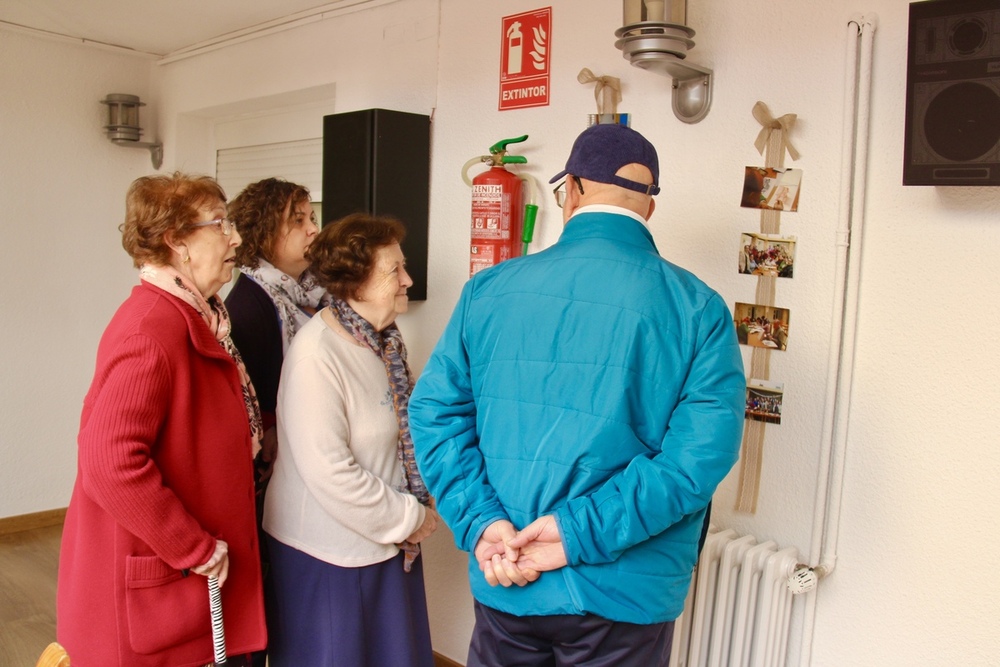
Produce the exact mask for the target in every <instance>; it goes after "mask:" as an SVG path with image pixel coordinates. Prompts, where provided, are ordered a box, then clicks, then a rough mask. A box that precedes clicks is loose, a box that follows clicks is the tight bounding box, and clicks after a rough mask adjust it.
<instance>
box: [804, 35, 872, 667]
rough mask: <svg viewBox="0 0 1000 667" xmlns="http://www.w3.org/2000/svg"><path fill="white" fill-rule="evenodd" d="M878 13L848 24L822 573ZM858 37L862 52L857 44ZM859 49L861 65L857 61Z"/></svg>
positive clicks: (848, 346) (839, 480) (834, 519)
mask: <svg viewBox="0 0 1000 667" xmlns="http://www.w3.org/2000/svg"><path fill="white" fill-rule="evenodd" d="M877 20H878V17H877V16H875V15H871V16H866V17H859V16H855V17H853V18H852V19H851V21H849V22H848V24H847V25H848V28H847V71H846V78H845V98H846V99H845V112H844V124H843V130H844V135H843V136H844V138H845V141H844V148H843V152H842V155H841V166H842V172H843V181H842V183H841V200H840V204H841V211H840V219H839V224H838V229H837V266H836V278H835V285H836V290H837V291H836V294H835V296H834V303H833V320H832V327H831V335H830V361H829V366H828V367H829V368H830V375H829V377H828V380H827V395H826V396H827V398H826V405H825V408H824V414H823V436H822V441H821V443H820V465H819V471H818V473H817V484H816V501H815V508H816V511H815V515H814V520H813V533H812V545H811V549H810V552H809V557H810V559H811V562H814V563H817V561H818V564H817V565H816V566H815V568H814V569H815V570H816V573H817V574H819V575H820V577H824V576H827V575H829V574H830V573H831V572H832V571H833V569H834V567H836V560H837V542H838V539H839V530H840V510H841V504H842V498H843V475H844V465H845V462H846V455H847V427H848V420H849V417H850V400H851V383H852V380H853V371H854V348H855V342H856V338H857V311H858V291H859V284H860V275H861V241H862V231H863V229H864V212H865V192H866V185H867V178H868V126H869V112H870V108H871V71H872V49H873V40H874V32H875V28H876V25H877ZM859 38H860V49H859ZM859 50H860V64H859V55H858V54H859ZM816 601H817V595H816V594H815V593H814V594H812V595H810V596H809V597H808V598H807V601H806V602H807V603H806V611H805V619H804V624H803V628H804V637H803V641H802V647H801V651H800V654H799V664H800V665H802V666H807V665H809V664H811V661H812V644H813V635H814V632H815V619H816Z"/></svg>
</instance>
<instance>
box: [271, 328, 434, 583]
mask: <svg viewBox="0 0 1000 667" xmlns="http://www.w3.org/2000/svg"><path fill="white" fill-rule="evenodd" d="M277 413H278V458H277V461H276V462H275V466H274V473H273V476H272V477H271V482H270V484H269V485H268V488H267V495H266V498H265V501H264V530H265V531H266V532H267V533H268V534H269V535H270V536H271V537H273V538H275V539H276V540H278V541H279V542H281V543H283V544H286V545H288V546H290V547H294V548H296V549H298V550H300V551H303V552H305V553H307V554H309V555H310V556H313V557H314V558H318V559H320V560H323V561H326V562H328V563H333V564H334V565H339V566H341V567H360V566H363V565H372V564H374V563H380V562H382V561H385V560H388V559H389V558H392V557H393V556H395V555H396V553H397V551H398V548H397V547H396V544H397V543H399V542H402V541H403V540H405V539H406V537H407V536H409V535H410V534H411V533H412V532H413V531H414V530H416V529H417V528H418V527H419V526H420V524H421V523H422V522H423V520H424V507H423V505H421V504H420V503H419V502H418V501H417V499H416V497H414V496H413V495H412V494H409V493H407V492H401V491H398V490H397V488H398V487H399V486H400V484H401V483H402V478H403V475H402V469H401V467H400V462H399V460H398V458H397V453H396V448H397V445H396V442H397V437H398V433H399V426H398V423H397V421H396V414H395V412H394V411H393V407H392V395H391V392H390V389H389V381H388V379H387V378H386V373H385V365H384V364H383V363H382V360H381V359H379V358H378V357H377V356H376V355H375V354H374V353H372V351H371V350H369V349H368V348H366V347H361V346H359V345H358V344H357V343H356V342H355V341H354V339H353V338H352V337H351V336H350V335H349V334H348V333H347V332H345V331H344V330H343V328H341V327H340V326H339V325H330V324H328V323H327V322H326V321H325V320H324V318H323V317H322V315H321V314H317V315H316V316H315V317H313V318H312V319H311V320H310V321H309V322H308V323H307V324H306V325H305V326H303V327H302V329H301V330H300V331H299V332H298V334H296V336H295V339H294V340H293V341H292V344H291V346H290V347H289V349H288V353H287V354H286V355H285V360H284V363H283V364H282V368H281V382H280V384H279V387H278V406H277Z"/></svg>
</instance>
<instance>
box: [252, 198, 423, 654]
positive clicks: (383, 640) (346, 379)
mask: <svg viewBox="0 0 1000 667" xmlns="http://www.w3.org/2000/svg"><path fill="white" fill-rule="evenodd" d="M404 232H405V230H404V228H403V226H402V224H401V223H399V222H398V221H396V220H394V219H391V218H385V217H372V216H368V215H364V214H354V215H351V216H348V217H346V218H343V219H341V220H338V221H336V222H334V223H331V224H329V225H327V226H326V227H325V228H324V229H323V231H321V232H320V233H319V235H318V236H317V237H316V239H315V240H314V241H313V243H312V245H311V246H310V248H309V258H310V260H311V262H312V265H311V270H312V272H313V274H314V275H315V276H316V278H317V279H318V280H319V281H320V282H321V283H322V284H324V285H325V286H326V287H327V289H328V290H329V291H330V293H331V294H332V295H333V297H334V299H333V303H332V305H331V306H330V307H328V308H324V309H323V310H321V311H320V312H319V313H318V314H317V315H316V316H315V317H313V319H311V320H310V321H309V322H308V323H307V324H306V325H304V326H303V327H302V328H301V329H300V331H299V332H298V334H297V335H296V336H295V339H294V340H293V341H292V344H291V346H290V347H289V349H288V352H287V354H286V355H285V360H284V364H283V366H282V370H281V381H280V384H279V389H278V405H277V421H278V424H277V427H278V439H279V441H280V442H281V443H282V449H281V452H280V454H279V455H278V458H277V461H276V463H275V467H274V473H273V476H272V479H271V483H270V487H269V489H268V493H267V497H266V499H265V505H264V530H265V532H266V534H267V539H268V545H269V550H270V555H271V575H270V582H271V590H270V591H269V593H270V602H271V604H272V606H271V608H270V611H269V614H268V616H269V621H268V626H269V627H268V634H269V645H268V653H269V659H270V664H271V665H272V667H284V666H286V665H296V666H301V665H310V666H316V667H324V666H333V665H412V666H414V667H424V666H426V667H430V666H431V665H432V664H433V657H432V653H431V646H430V630H429V626H428V621H427V605H426V598H425V596H424V580H423V570H422V563H421V560H422V559H421V558H420V557H419V546H418V545H419V543H420V542H421V541H422V540H423V539H425V538H426V537H427V536H429V535H430V534H431V533H432V532H433V531H434V529H435V528H436V527H437V523H438V515H437V512H436V511H435V510H434V509H433V506H432V501H431V499H430V497H429V495H428V493H427V490H426V488H425V487H424V485H423V481H422V480H421V479H420V475H419V473H418V471H417V468H416V463H415V462H414V459H413V443H412V440H411V439H410V433H409V421H408V418H407V405H408V403H409V396H410V391H411V389H412V384H413V379H412V376H411V374H410V371H409V367H408V366H407V363H406V348H405V347H404V345H403V340H402V337H401V335H400V333H399V329H398V328H397V327H396V325H395V319H396V316H397V315H398V314H400V313H403V312H406V309H407V297H406V290H407V288H408V287H409V286H410V285H412V284H413V281H412V280H411V279H410V276H409V275H408V274H407V273H406V266H405V260H404V258H403V253H402V250H401V249H400V246H399V242H400V241H401V240H402V238H403V235H404Z"/></svg>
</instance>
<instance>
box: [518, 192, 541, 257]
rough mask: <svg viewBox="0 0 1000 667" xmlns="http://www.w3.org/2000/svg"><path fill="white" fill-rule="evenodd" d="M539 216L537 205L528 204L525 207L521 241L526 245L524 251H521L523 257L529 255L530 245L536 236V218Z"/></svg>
mask: <svg viewBox="0 0 1000 667" xmlns="http://www.w3.org/2000/svg"><path fill="white" fill-rule="evenodd" d="M537 215H538V206H537V205H535V204H526V205H525V207H524V232H523V233H522V234H521V241H522V242H523V243H524V246H523V249H522V251H521V254H522V255H527V254H528V244H530V243H531V239H532V237H533V236H534V235H535V216H537Z"/></svg>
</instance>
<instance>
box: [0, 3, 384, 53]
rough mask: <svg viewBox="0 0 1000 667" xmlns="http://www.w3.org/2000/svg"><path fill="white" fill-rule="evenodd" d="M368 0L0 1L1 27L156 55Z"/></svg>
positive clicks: (339, 9) (336, 9) (348, 6)
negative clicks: (50, 34) (49, 34)
mask: <svg viewBox="0 0 1000 667" xmlns="http://www.w3.org/2000/svg"><path fill="white" fill-rule="evenodd" d="M368 2H372V0H335V1H329V0H328V1H327V2H323V0H0V27H2V26H3V25H4V24H6V25H7V27H12V28H15V29H19V28H21V29H23V28H26V29H29V30H32V31H41V32H45V33H52V34H55V35H59V36H63V37H71V38H75V39H81V40H87V41H92V42H99V43H101V44H108V45H112V46H118V47H122V48H126V49H130V50H134V51H139V52H142V53H147V54H152V55H156V56H167V55H170V54H173V53H176V52H178V51H181V50H185V49H188V48H189V47H192V46H196V45H201V44H203V43H205V42H210V41H214V40H216V39H217V38H225V37H230V36H235V35H237V34H241V33H244V32H253V31H254V30H257V29H265V28H268V27H271V26H273V25H277V24H281V23H282V22H286V21H295V20H301V19H304V18H306V17H312V16H317V15H322V14H323V13H324V12H339V11H343V10H345V9H347V8H350V7H354V6H356V5H362V4H366V3H368Z"/></svg>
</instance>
